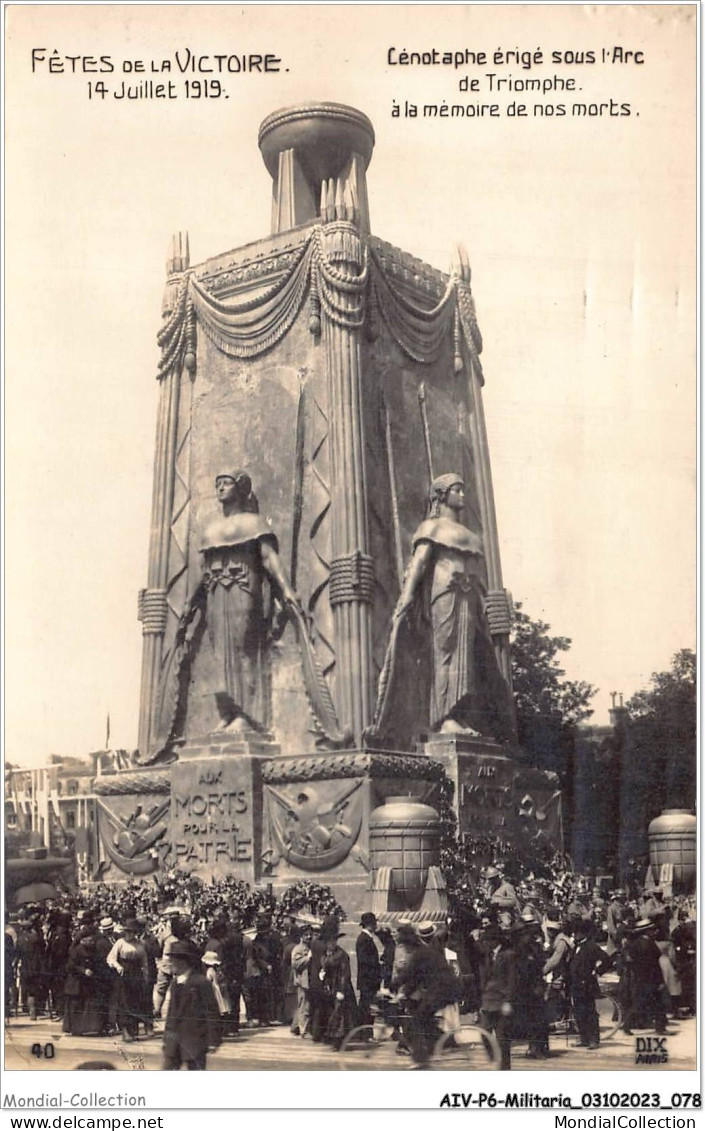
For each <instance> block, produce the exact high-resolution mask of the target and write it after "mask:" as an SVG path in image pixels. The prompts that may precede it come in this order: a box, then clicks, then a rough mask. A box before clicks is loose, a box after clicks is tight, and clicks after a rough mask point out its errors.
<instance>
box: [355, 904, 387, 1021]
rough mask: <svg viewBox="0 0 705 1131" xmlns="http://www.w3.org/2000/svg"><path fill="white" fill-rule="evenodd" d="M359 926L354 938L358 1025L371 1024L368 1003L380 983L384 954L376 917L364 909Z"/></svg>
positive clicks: (370, 1001)
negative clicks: (358, 931)
mask: <svg viewBox="0 0 705 1131" xmlns="http://www.w3.org/2000/svg"><path fill="white" fill-rule="evenodd" d="M360 926H361V927H362V930H361V931H360V934H359V935H358V936H357V939H356V940H355V955H356V957H357V991H358V993H359V995H360V1002H359V1006H358V1017H359V1021H358V1023H359V1024H360V1025H371V1024H372V1013H371V1011H370V1004H371V1003H372V1001H373V1000H374V997H375V995H376V994H377V993H378V991H379V988H380V986H381V984H382V965H381V960H382V956H383V954H384V945H383V943H382V942H381V940H380V939H378V938H377V935H376V931H377V918H376V916H375V915H373V914H372V912H371V911H365V912H363V914H362V915H361V916H360Z"/></svg>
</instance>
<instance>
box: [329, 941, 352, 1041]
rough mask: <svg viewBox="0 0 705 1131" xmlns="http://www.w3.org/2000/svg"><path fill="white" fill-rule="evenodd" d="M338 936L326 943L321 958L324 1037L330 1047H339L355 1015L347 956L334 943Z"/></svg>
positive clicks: (336, 943) (340, 947)
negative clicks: (325, 1013) (325, 1015)
mask: <svg viewBox="0 0 705 1131" xmlns="http://www.w3.org/2000/svg"><path fill="white" fill-rule="evenodd" d="M339 937H340V936H338V937H337V938H333V939H330V940H329V941H328V942H327V943H326V951H325V954H324V955H323V958H322V960H321V975H322V976H321V983H322V989H323V994H324V996H325V998H326V1001H327V1003H328V1006H329V1009H330V1013H329V1015H328V1023H327V1025H326V1029H325V1037H324V1040H326V1041H327V1042H328V1043H329V1044H331V1045H332V1046H333V1048H334V1049H339V1048H340V1046H341V1044H342V1042H343V1037H344V1036H345V1034H346V1033H347V1032H349V1031H350V1029H352V1028H353V1027H354V1025H355V1022H356V1018H357V1002H356V1000H355V991H354V989H353V985H352V979H351V977H350V959H349V958H348V956H347V954H346V953H345V951H344V950H343V948H342V946H339V945H338V938H339Z"/></svg>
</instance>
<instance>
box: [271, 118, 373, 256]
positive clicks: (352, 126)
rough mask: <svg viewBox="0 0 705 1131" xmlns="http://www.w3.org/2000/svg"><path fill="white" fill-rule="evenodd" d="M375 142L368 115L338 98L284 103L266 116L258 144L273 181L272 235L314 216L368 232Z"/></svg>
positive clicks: (306, 221) (308, 220) (312, 218)
mask: <svg viewBox="0 0 705 1131" xmlns="http://www.w3.org/2000/svg"><path fill="white" fill-rule="evenodd" d="M374 144H375V133H374V129H373V128H372V123H371V121H370V120H369V118H368V117H367V116H366V115H365V114H363V113H362V112H361V111H360V110H356V109H355V108H354V107H353V106H343V105H341V103H339V102H305V103H303V104H302V105H300V106H286V107H284V108H283V109H281V110H276V111H275V113H273V114H270V115H269V116H268V117H267V118H265V119H264V121H263V122H262V125H261V126H260V131H259V147H260V150H261V153H262V158H263V160H264V163H265V165H266V166H267V169H268V171H269V173H270V175H271V177H272V181H273V186H272V233H273V234H274V233H276V232H284V231H288V230H289V229H291V228H295V227H297V226H298V225H299V224H306V223H309V222H310V221H311V220H316V219H319V220H333V219H339V220H340V219H346V220H352V221H354V222H355V223H356V224H357V225H358V226H359V227H360V228H361V229H362V230H364V231H369V228H370V218H369V208H368V205H367V187H366V183H365V170H366V169H367V166H368V165H369V163H370V158H371V157H372V150H373V148H374Z"/></svg>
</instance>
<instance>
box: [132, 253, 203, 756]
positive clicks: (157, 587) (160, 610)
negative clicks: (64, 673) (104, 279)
mask: <svg viewBox="0 0 705 1131" xmlns="http://www.w3.org/2000/svg"><path fill="white" fill-rule="evenodd" d="M188 267H189V256H188V236H186V239H185V243H182V238H181V236H180V235H178V236H176V237H174V244H173V247H172V254H171V257H170V258H169V260H168V262H167V285H166V291H165V297H164V306H163V311H162V314H163V317H164V319H165V320H166V321H168V319H169V318H170V317H172V316H173V315H174V311H175V308H178V307H179V306H180V305H183V297H184V287H185V285H186V278H185V276H184V272H185V271H186V270H187V269H188ZM187 321H188V320H187ZM193 331H194V327H193V326H187V325H185V326H184V327H183V330H182V333H183V339H182V343H181V348H179V349H178V350H177V351H176V353H175V356H174V358H173V361H172V364H171V365H170V366H169V367H168V369H167V370H166V371H165V372H163V373H162V376H161V387H160V394H159V411H158V416H157V434H156V441H155V457H154V478H153V485H152V518H151V525H150V537H149V564H148V570H147V588H146V589H141V590H140V592H139V596H138V612H137V615H138V619H139V620H140V621H141V622H142V634H143V643H142V673H141V681H140V712H139V731H138V748H139V758H140V761H146V760H147V759H148V758H149V753H150V749H151V746H152V742H153V740H154V738H155V734H154V722H155V712H156V707H157V703H158V696H159V684H160V678H161V667H162V653H163V644H164V634H165V631H166V626H167V615H168V604H167V594H168V590H169V583H170V573H171V570H170V563H169V551H170V543H171V538H172V529H171V528H172V518H173V514H174V488H175V480H176V458H177V446H178V442H179V435H178V434H179V404H180V398H181V386H182V381H183V379H184V376H185V374H184V370H185V369H187V370H192V369H193V367H194V365H195V355H194V354H193ZM184 347H186V349H187V350H190V352H186V354H185V356H184ZM186 379H187V380H189V377H188V375H186Z"/></svg>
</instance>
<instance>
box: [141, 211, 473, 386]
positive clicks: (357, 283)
mask: <svg viewBox="0 0 705 1131" xmlns="http://www.w3.org/2000/svg"><path fill="white" fill-rule="evenodd" d="M331 226H332V225H331ZM336 228H337V231H336V233H335V236H336V239H335V240H331V239H330V238H329V236H328V234H327V231H326V226H324V225H316V226H315V227H314V228H312V230H311V234H310V236H309V238H308V240H307V241H306V243H305V244H304V246H303V247H302V248H301V250H300V252H299V255H298V257H297V258H296V260H295V262H294V265H293V266H292V267H291V268H290V270H289V271H288V273H287V274H286V275H285V276H284V277H283V278H282V279H280V280H279V281H278V282H277V283H275V284H274V285H273V286H271V287H269V288H268V289H267V290H266V291H265V292H264V293H263V294H261V295H259V296H257V297H255V298H249V299H243V300H240V301H238V300H232V301H230V302H220V301H218V300H217V299H216V298H214V296H213V295H212V294H210V293H209V292H208V291H207V290H205V289H204V287H203V286H202V285H201V284H200V283H199V281H198V279H197V277H196V274H195V272H193V271H190V272H187V273H186V274H185V275H184V279H183V282H182V284H181V287H180V290H179V294H178V298H177V301H176V305H175V307H174V310H173V313H172V315H171V317H170V318H169V320H168V322H167V323H166V324H165V325H164V326H163V327H162V329H161V331H160V333H159V336H158V342H159V345H160V346H161V348H162V358H161V361H160V363H159V376H160V377H162V376H164V375H165V374H166V373H167V372H168V371H169V370H170V369H171V368H173V367H175V366H178V364H179V362H180V361H181V360H182V357H183V354H184V352H185V350H186V346H187V335H186V322H187V315H188V310H189V308H192V309H193V311H194V312H195V315H196V317H197V319H198V323H199V325H200V326H201V327H202V329H203V332H204V333H205V334H206V335H207V337H208V338H209V339H210V340H211V341H212V342H213V344H214V345H216V346H217V347H218V349H220V350H222V351H223V353H225V354H227V355H228V356H229V357H237V358H249V357H256V356H258V355H259V354H261V353H264V352H265V351H266V350H268V349H271V348H272V346H274V345H276V343H277V342H279V341H280V340H281V339H282V338H283V337H284V335H285V334H286V333H287V332H288V330H289V329H290V328H291V326H292V325H293V323H294V321H295V320H296V318H297V316H298V314H299V313H300V311H301V308H302V306H303V304H304V302H305V300H306V298H307V297H308V298H309V303H310V307H311V323H310V325H311V330H312V332H313V333H316V332H318V330H319V329H320V315H319V314H318V311H323V313H325V315H326V316H327V317H328V318H329V319H330V320H331V321H332V322H334V323H336V324H337V325H341V326H346V327H359V326H361V325H362V324H363V322H364V319H365V311H366V307H369V308H370V309H371V310H372V311H375V312H376V311H379V312H380V314H381V317H382V318H383V320H384V322H385V324H386V326H387V327H388V329H389V332H390V334H391V336H392V337H393V339H394V341H395V342H396V343H397V345H398V346H399V347H400V349H402V350H403V352H404V353H405V354H407V356H408V357H410V358H411V359H412V360H414V361H418V362H421V363H422V364H431V363H432V362H433V361H435V360H436V359H437V358H438V357H439V355H440V352H441V349H442V347H443V344H444V341H445V340H446V335H448V334H449V333H450V332H451V331H452V332H453V334H454V336H455V345H456V366H457V363H458V360H459V359H460V360H461V361H462V359H461V357H460V353H459V348H458V347H459V342H458V340H457V338H458V334H459V332H460V330H462V335H463V338H464V340H465V342H466V345H467V348H468V351H469V352H470V355H471V357H472V359H473V362H474V363H475V364H476V365H477V366H478V367H479V358H478V353H479V352H480V350H481V349H482V340H481V338H480V336H479V331H478V329H477V323H476V321H475V312H474V304H473V302H472V297H471V296H470V293H469V287H468V286H467V283H465V282H463V280H462V279H460V278H458V277H455V276H454V277H452V278H451V279H450V281H449V283H448V286H447V287H446V290H445V292H444V294H443V295H442V297H441V298H440V300H439V301H438V302H437V303H436V304H435V305H434V306H431V307H428V308H427V307H424V306H422V305H421V304H420V303H419V302H417V301H414V300H412V299H410V298H409V297H408V295H407V294H406V293H405V290H404V288H403V286H401V285H399V283H398V281H397V280H396V279H395V278H394V277H393V276H392V275H390V274H387V273H386V272H385V269H384V266H383V264H382V262H381V258H380V256H379V255H378V254H377V253H376V251H375V248H374V240H373V239H372V238H371V239H370V241H369V246H364V245H363V247H362V253H363V254H362V258H363V268H362V271H361V272H360V273H359V274H352V273H349V272H347V271H345V270H343V269H341V267H340V266H338V264H339V263H343V262H346V261H348V258H347V257H348V256H349V255H350V254H352V253H351V252H350V251H348V250H347V249H346V248H345V246H343V243H344V240H345V239H347V240H356V241H358V240H359V236H358V235H357V234H356V233H354V231H353V230H352V226H351V229H350V231H347V232H343V231H341V228H342V225H341V226H340V227H339V226H337V225H336ZM341 294H342V295H343V296H344V297H345V298H346V299H348V300H350V299H351V298H352V299H353V300H354V301H353V302H352V303H350V302H349V301H348V302H345V303H343V302H341V301H340V296H341ZM316 323H317V325H316Z"/></svg>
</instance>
